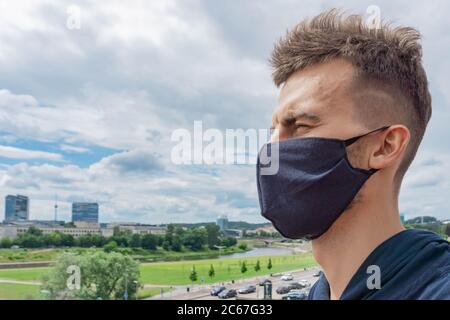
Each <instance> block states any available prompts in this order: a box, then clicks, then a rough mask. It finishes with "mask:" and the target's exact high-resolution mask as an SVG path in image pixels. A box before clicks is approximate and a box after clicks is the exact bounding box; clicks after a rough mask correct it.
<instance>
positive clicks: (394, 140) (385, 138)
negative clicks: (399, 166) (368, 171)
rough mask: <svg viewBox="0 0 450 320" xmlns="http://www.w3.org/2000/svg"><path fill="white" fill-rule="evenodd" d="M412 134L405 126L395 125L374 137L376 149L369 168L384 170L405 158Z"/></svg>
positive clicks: (370, 159) (371, 156)
mask: <svg viewBox="0 0 450 320" xmlns="http://www.w3.org/2000/svg"><path fill="white" fill-rule="evenodd" d="M410 137H411V134H410V132H409V129H408V128H407V127H406V126H404V125H393V126H390V127H389V128H387V129H386V130H384V131H382V132H380V133H379V134H378V135H375V136H374V144H375V146H376V148H375V149H374V151H373V152H372V154H371V155H370V158H369V167H370V168H374V169H383V168H387V167H390V166H392V165H394V164H395V163H397V162H399V161H400V160H401V159H402V158H403V154H404V153H405V150H406V146H407V145H408V143H409V139H410Z"/></svg>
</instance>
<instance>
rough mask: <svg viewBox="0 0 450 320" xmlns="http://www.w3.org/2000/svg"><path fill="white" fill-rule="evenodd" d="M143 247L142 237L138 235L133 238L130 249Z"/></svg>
mask: <svg viewBox="0 0 450 320" xmlns="http://www.w3.org/2000/svg"><path fill="white" fill-rule="evenodd" d="M141 245H142V241H141V236H140V235H139V234H137V233H135V234H133V235H132V236H131V240H130V247H131V248H139V247H140V246H141Z"/></svg>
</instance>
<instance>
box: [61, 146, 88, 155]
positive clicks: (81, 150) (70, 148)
mask: <svg viewBox="0 0 450 320" xmlns="http://www.w3.org/2000/svg"><path fill="white" fill-rule="evenodd" d="M59 147H60V149H61V150H62V151H65V152H69V153H87V152H89V149H88V148H84V147H76V146H71V145H68V144H62V145H60V146H59Z"/></svg>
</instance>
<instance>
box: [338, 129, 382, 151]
mask: <svg viewBox="0 0 450 320" xmlns="http://www.w3.org/2000/svg"><path fill="white" fill-rule="evenodd" d="M389 127H390V126H384V127H381V128H378V129H375V130H372V131H369V132H367V133H364V134H362V135H360V136H356V137H353V138H350V139H347V140H344V143H345V146H346V147H348V146H349V145H352V144H353V143H355V142H356V141H357V140H358V139H360V138H362V137H365V136H368V135H369V134H372V133H374V132H377V131H381V130H385V129H387V128H389Z"/></svg>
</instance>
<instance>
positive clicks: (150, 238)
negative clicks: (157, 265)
mask: <svg viewBox="0 0 450 320" xmlns="http://www.w3.org/2000/svg"><path fill="white" fill-rule="evenodd" d="M157 246H158V237H157V236H155V235H154V234H151V233H147V234H145V235H144V236H143V237H142V248H144V249H147V250H156V248H157Z"/></svg>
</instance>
